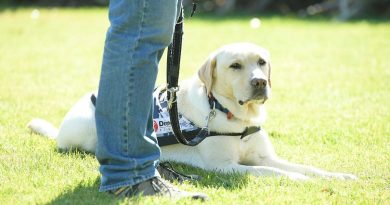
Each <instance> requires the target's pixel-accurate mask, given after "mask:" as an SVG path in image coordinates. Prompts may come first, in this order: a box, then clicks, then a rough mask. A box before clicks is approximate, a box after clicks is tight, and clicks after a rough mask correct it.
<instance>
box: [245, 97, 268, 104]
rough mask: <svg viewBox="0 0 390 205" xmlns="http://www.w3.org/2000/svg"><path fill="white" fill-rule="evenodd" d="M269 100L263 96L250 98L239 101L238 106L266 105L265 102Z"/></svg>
mask: <svg viewBox="0 0 390 205" xmlns="http://www.w3.org/2000/svg"><path fill="white" fill-rule="evenodd" d="M267 100H268V96H264V95H261V96H257V97H253V98H249V99H246V100H239V101H238V104H240V105H244V104H247V103H254V104H264V103H265V101H267Z"/></svg>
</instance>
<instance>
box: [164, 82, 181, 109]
mask: <svg viewBox="0 0 390 205" xmlns="http://www.w3.org/2000/svg"><path fill="white" fill-rule="evenodd" d="M166 90H167V92H168V93H169V96H171V97H170V98H169V100H168V108H169V109H171V108H172V105H173V103H176V102H177V97H176V93H177V92H178V91H179V86H177V87H170V88H168V87H167V88H166Z"/></svg>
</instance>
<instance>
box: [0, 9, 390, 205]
mask: <svg viewBox="0 0 390 205" xmlns="http://www.w3.org/2000/svg"><path fill="white" fill-rule="evenodd" d="M31 11H32V9H30V8H22V9H16V10H7V9H5V10H3V11H1V13H0V204H117V203H127V202H128V201H126V200H118V199H115V198H113V197H111V196H109V195H107V194H103V193H99V192H98V186H99V171H98V163H97V161H96V159H95V158H94V156H93V155H90V154H85V153H80V152H71V153H61V152H58V151H57V149H56V144H55V142H54V141H50V140H48V139H45V138H43V137H40V136H38V135H35V134H31V133H29V131H28V130H27V129H26V124H27V122H28V121H29V120H30V119H31V118H33V117H41V118H44V119H47V120H49V121H51V122H53V123H54V124H56V125H58V124H59V123H60V122H61V120H62V118H63V116H64V114H65V113H66V111H67V110H68V109H69V108H70V106H72V104H73V103H74V102H75V101H76V100H77V99H78V98H79V97H80V96H82V95H83V94H84V93H85V92H88V91H91V90H94V89H96V88H97V85H98V80H99V73H100V64H101V57H102V50H103V43H104V37H105V32H106V29H107V26H108V22H107V13H106V10H105V9H40V12H41V13H40V14H41V15H40V18H39V19H37V20H32V19H31V18H30V14H31ZM249 20H250V17H249V16H243V17H239V16H234V17H230V18H229V17H225V18H221V17H219V18H214V17H199V16H198V17H195V18H193V19H188V20H187V22H186V28H185V38H184V51H183V58H182V76H181V77H182V78H186V77H189V76H190V75H192V74H194V73H195V72H196V70H197V68H198V67H199V66H200V65H201V64H202V63H203V60H204V59H205V58H206V57H207V55H208V54H209V53H210V52H211V51H213V50H214V49H216V48H218V47H219V46H221V45H223V44H227V43H231V42H238V41H250V42H255V43H258V44H260V45H262V46H264V47H266V48H268V49H269V50H270V52H271V54H272V59H273V64H272V69H273V70H272V71H273V72H272V75H273V76H272V85H273V96H272V99H271V100H269V101H268V105H267V109H268V115H269V117H268V121H267V123H266V124H265V125H264V127H265V129H267V131H268V132H269V133H270V135H271V140H272V142H273V144H274V146H275V149H276V151H277V153H278V154H279V155H280V156H282V157H283V158H286V159H288V160H291V161H294V162H299V163H304V164H309V165H314V166H318V167H321V168H324V169H327V170H331V171H340V172H348V173H354V174H356V175H357V176H359V180H357V181H337V180H322V179H313V180H310V181H308V182H293V181H289V180H286V179H277V178H255V177H252V176H246V175H244V176H242V175H236V174H232V175H222V174H218V173H214V172H205V171H203V170H199V169H195V168H192V167H188V166H184V165H178V168H179V170H182V171H184V172H186V173H197V174H200V175H201V176H203V180H201V181H200V182H198V183H186V184H184V185H180V188H182V189H186V190H190V191H198V192H205V193H208V194H209V196H210V198H211V200H210V201H209V202H208V203H206V204H389V203H390V166H389V164H390V163H389V161H390V85H389V83H390V61H389V57H390V39H389V37H390V24H389V23H388V22H386V21H363V20H360V21H355V22H352V23H338V22H333V21H331V20H326V19H318V20H300V19H296V18H293V17H277V16H270V17H264V18H263V19H262V26H261V28H260V29H257V30H254V29H251V28H250V27H249ZM164 62H165V60H163V62H162V64H161V65H162V66H161V69H160V74H159V80H158V82H159V83H160V84H161V83H163V82H164V79H165V77H164V76H165V67H164ZM130 202H133V203H139V204H171V202H170V201H169V200H167V199H158V198H141V199H133V200H132V201H130ZM180 202H181V203H183V204H192V203H195V202H192V201H185V200H184V201H180Z"/></svg>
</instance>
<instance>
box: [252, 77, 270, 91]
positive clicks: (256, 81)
mask: <svg viewBox="0 0 390 205" xmlns="http://www.w3.org/2000/svg"><path fill="white" fill-rule="evenodd" d="M251 85H252V86H253V87H255V88H257V89H264V88H265V86H267V80H265V79H262V78H253V79H252V80H251Z"/></svg>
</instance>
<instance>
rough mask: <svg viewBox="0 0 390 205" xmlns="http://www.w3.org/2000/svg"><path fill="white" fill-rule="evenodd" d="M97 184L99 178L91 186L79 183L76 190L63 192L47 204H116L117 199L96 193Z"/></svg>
mask: <svg viewBox="0 0 390 205" xmlns="http://www.w3.org/2000/svg"><path fill="white" fill-rule="evenodd" d="M99 183H100V180H99V178H96V180H95V181H94V183H93V184H82V183H80V184H79V185H78V186H77V187H76V188H74V189H72V190H67V191H65V192H64V193H63V194H61V195H59V196H58V197H57V198H56V199H54V200H53V201H51V202H49V203H48V204H53V205H54V204H84V205H86V204H118V202H119V201H120V200H119V199H117V198H115V197H113V196H111V195H109V194H107V193H100V192H99V191H98V190H99Z"/></svg>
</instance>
